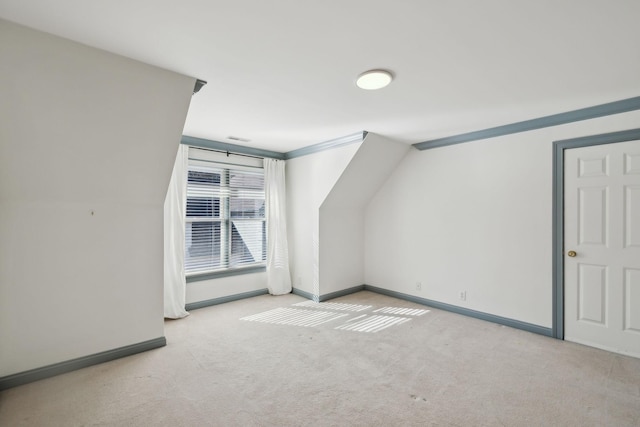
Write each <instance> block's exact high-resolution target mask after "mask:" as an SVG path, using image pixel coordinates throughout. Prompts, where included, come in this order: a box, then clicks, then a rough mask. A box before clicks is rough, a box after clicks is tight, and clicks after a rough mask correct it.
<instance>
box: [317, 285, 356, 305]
mask: <svg viewBox="0 0 640 427" xmlns="http://www.w3.org/2000/svg"><path fill="white" fill-rule="evenodd" d="M364 288H365V286H364V285H359V286H354V287H353V288H348V289H343V290H341V291H335V292H331V293H328V294H324V295H320V302H323V301H328V300H330V299H334V298H338V297H343V296H345V295H350V294H355V293H356V292H360V291H363V290H364Z"/></svg>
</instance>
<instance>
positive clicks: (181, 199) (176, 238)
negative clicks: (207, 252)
mask: <svg viewBox="0 0 640 427" xmlns="http://www.w3.org/2000/svg"><path fill="white" fill-rule="evenodd" d="M188 161H189V147H188V146H186V145H182V144H181V145H180V148H179V149H178V155H177V156H176V163H175V165H174V166H173V173H172V174H171V181H170V182H169V190H168V191H167V197H166V199H165V200H164V317H168V318H170V319H179V318H181V317H185V316H188V315H189V313H187V311H186V310H185V309H184V306H185V298H186V297H185V292H186V280H185V275H184V217H185V210H186V204H187V196H186V192H187V166H188Z"/></svg>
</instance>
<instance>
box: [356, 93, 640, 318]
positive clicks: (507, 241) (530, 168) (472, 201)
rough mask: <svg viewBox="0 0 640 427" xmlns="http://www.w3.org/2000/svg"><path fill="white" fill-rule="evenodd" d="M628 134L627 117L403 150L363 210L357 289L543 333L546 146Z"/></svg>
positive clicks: (548, 200)
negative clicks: (361, 285)
mask: <svg viewBox="0 0 640 427" xmlns="http://www.w3.org/2000/svg"><path fill="white" fill-rule="evenodd" d="M585 106H586V105H585ZM637 127H640V112H632V113H625V114H620V115H616V116H609V117H604V118H599V119H594V120H589V121H585V122H578V123H573V124H568V125H562V126H556V127H553V128H547V129H540V130H536V131H531V132H525V133H519V134H514V135H508V136H504V137H499V138H492V139H488V140H482V141H475V142H469V143H465V144H460V145H454V146H449V147H442V148H436V149H431V150H426V151H418V150H415V149H412V151H411V152H410V153H409V154H408V155H407V156H406V157H405V159H404V160H403V161H402V162H401V163H400V165H399V166H398V168H397V169H396V170H395V172H394V173H393V175H392V176H391V178H390V179H389V180H388V181H387V182H386V183H385V184H384V185H383V186H382V187H381V189H380V191H379V192H378V193H377V194H376V195H375V197H374V198H373V199H372V200H371V202H370V203H369V205H368V207H367V209H366V223H365V233H364V234H365V281H366V283H367V284H368V285H373V286H379V287H381V288H385V289H390V290H395V291H399V292H403V293H406V294H410V295H416V296H419V297H423V298H428V299H432V300H436V301H440V302H444V303H448V304H453V305H459V306H463V307H465V308H470V309H473V310H479V311H482V312H486V313H490V314H494V315H499V316H504V317H508V318H512V319H516V320H520V321H524V322H529V323H532V324H536V325H540V326H543V327H551V323H552V319H551V313H552V306H551V304H552V288H551V286H552V277H551V263H552V260H551V247H552V230H551V219H552V159H553V157H552V142H553V141H555V140H561V139H568V138H574V137H579V136H587V135H595V134H600V133H606V132H613V131H618V130H624V129H631V128H637ZM416 282H421V283H422V291H417V290H416ZM461 290H466V291H467V300H466V301H461V300H459V299H458V292H459V291H461Z"/></svg>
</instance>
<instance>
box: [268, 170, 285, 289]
mask: <svg viewBox="0 0 640 427" xmlns="http://www.w3.org/2000/svg"><path fill="white" fill-rule="evenodd" d="M284 163H285V162H284V161H283V160H275V159H264V192H265V204H266V219H267V287H268V288H269V293H270V294H272V295H282V294H288V293H290V292H291V274H290V273H289V248H288V244H287V213H286V209H287V205H286V189H285V180H284Z"/></svg>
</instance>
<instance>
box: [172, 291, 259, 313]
mask: <svg viewBox="0 0 640 427" xmlns="http://www.w3.org/2000/svg"><path fill="white" fill-rule="evenodd" d="M268 293H269V290H268V289H267V288H264V289H258V290H257V291H249V292H243V293H241V294H234V295H228V296H226V297H220V298H213V299H208V300H204V301H197V302H190V303H189V304H186V305H185V307H184V308H185V310H187V311H191V310H197V309H199V308H203V307H209V306H212V305H218V304H224V303H225V302H231V301H237V300H240V299H245V298H251V297H257V296H259V295H266V294H268Z"/></svg>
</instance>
